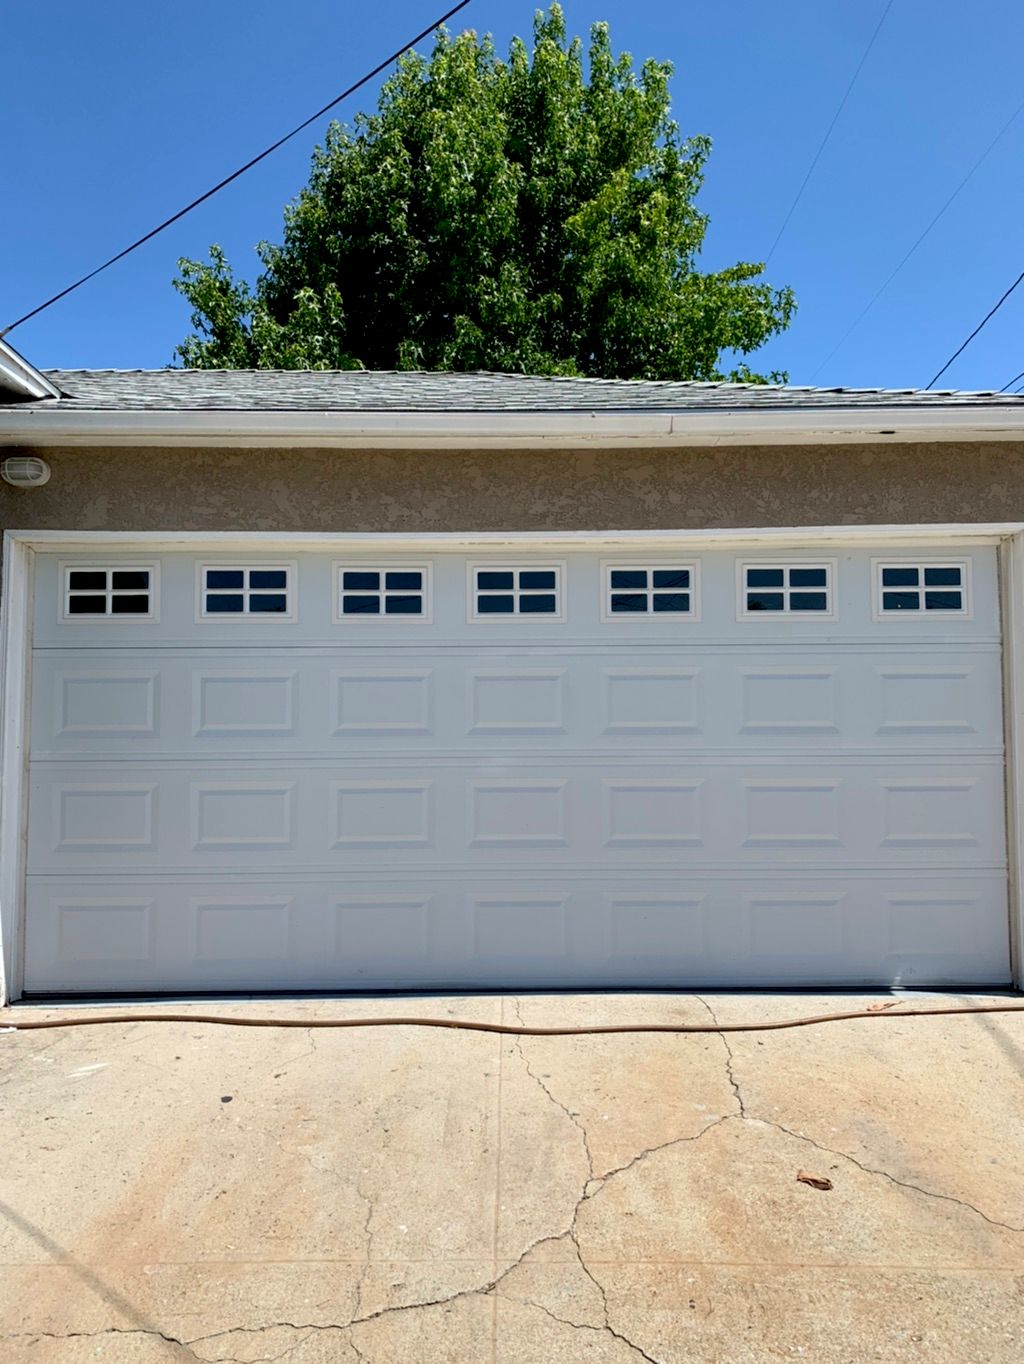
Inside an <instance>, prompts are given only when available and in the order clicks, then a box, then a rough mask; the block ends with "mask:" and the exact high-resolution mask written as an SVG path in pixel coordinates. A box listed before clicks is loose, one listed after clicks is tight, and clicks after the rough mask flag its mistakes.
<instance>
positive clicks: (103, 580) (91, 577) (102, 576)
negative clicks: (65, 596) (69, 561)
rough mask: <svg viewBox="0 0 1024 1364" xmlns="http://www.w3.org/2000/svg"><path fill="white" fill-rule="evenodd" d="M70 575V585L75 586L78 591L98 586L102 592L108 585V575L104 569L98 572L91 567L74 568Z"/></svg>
mask: <svg viewBox="0 0 1024 1364" xmlns="http://www.w3.org/2000/svg"><path fill="white" fill-rule="evenodd" d="M69 576H70V579H71V581H70V582H69V584H68V586H69V587H71V588H74V589H75V590H76V591H81V589H82V588H96V587H98V588H99V589H100V591H101V592H102V591H103V589H104V588H105V587H106V585H107V575H106V572H105V571H104V570H100V571H99V572H96V571H95V570H91V569H90V570H88V571H86V570H83V569H74V570H73V571H72V572H71V574H70V575H69Z"/></svg>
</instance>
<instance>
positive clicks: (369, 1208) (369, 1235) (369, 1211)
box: [356, 1179, 373, 1316]
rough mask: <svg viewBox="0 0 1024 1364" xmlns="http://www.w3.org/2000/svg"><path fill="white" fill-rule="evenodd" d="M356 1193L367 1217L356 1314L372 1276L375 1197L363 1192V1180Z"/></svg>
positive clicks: (364, 1226)
mask: <svg viewBox="0 0 1024 1364" xmlns="http://www.w3.org/2000/svg"><path fill="white" fill-rule="evenodd" d="M356 1193H357V1194H358V1195H359V1197H360V1198H361V1199H362V1200H363V1202H364V1203H365V1204H366V1217H365V1219H364V1220H363V1235H364V1236H365V1237H366V1257H365V1261H364V1264H363V1268H362V1270H361V1271H360V1274H359V1282H358V1284H357V1285H356V1315H357V1316H358V1315H359V1313H360V1312H361V1311H362V1310H363V1289H364V1288H365V1287H366V1280H367V1279H368V1278H369V1276H370V1252H371V1251H372V1249H373V1229H372V1226H371V1223H372V1222H373V1199H372V1198H371V1197H370V1195H369V1194H366V1193H364V1192H363V1186H362V1182H361V1181H360V1180H358V1179H357V1180H356Z"/></svg>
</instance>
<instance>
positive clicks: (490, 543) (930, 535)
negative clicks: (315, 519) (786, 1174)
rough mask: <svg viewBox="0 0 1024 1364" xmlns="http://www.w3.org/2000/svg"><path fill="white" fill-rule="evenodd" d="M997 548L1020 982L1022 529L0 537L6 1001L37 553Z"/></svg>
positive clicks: (16, 977)
mask: <svg viewBox="0 0 1024 1364" xmlns="http://www.w3.org/2000/svg"><path fill="white" fill-rule="evenodd" d="M951 541H952V542H956V543H957V544H961V545H967V544H979V545H981V544H993V543H995V544H999V545H1001V555H1000V582H1001V591H1002V600H1003V619H1004V659H1005V663H1004V668H1005V685H1004V689H1003V696H1004V702H1003V706H1004V732H1005V736H1006V781H1007V810H1008V814H1007V819H1008V830H1007V833H1008V843H1009V849H1008V851H1009V857H1010V868H1011V870H1010V884H1009V890H1010V895H1009V899H1010V918H1011V924H1010V933H1011V947H1012V956H1011V961H1012V969H1013V978H1014V982H1015V984H1016V985H1018V986H1022V985H1024V718H1022V721H1021V722H1020V723H1014V717H1015V716H1016V715H1020V714H1021V713H1022V712H1021V707H1022V706H1024V522H1019V521H1013V522H1000V523H984V524H977V525H971V524H952V525H907V526H900V525H884V526H883V525H879V526H810V527H808V526H800V527H771V528H762V529H756V528H754V529H727V530H697V531H685V530H680V531H666V530H652V531H647V530H641V531H593V532H588V531H581V532H563V533H557V534H556V533H550V532H543V531H529V532H507V533H506V532H479V533H477V532H459V533H451V534H398V535H395V534H390V533H387V532H374V533H367V534H343V535H325V534H298V535H287V534H279V533H277V532H248V533H239V532H235V531H34V530H19V531H7V532H5V533H4V553H3V574H4V582H3V599H2V600H3V616H2V619H0V677H2V681H3V702H2V713H0V937H2V942H0V949H2V951H0V962H2V974H0V1004H6V1003H9V1002H10V1001H11V1000H14V999H17V998H19V996H20V994H21V990H22V987H23V969H22V956H23V942H24V885H25V851H26V839H25V821H26V815H27V783H26V761H27V726H28V721H29V669H30V664H31V642H32V641H31V628H32V627H31V619H32V618H31V605H32V566H33V557H34V556H33V551H34V550H36V549H39V550H46V551H51V552H52V551H58V550H59V551H75V550H88V551H91V552H96V551H97V550H101V549H110V550H114V549H116V550H121V551H125V550H128V551H131V550H136V551H138V552H140V553H143V552H144V553H153V552H154V551H155V550H157V549H168V550H173V549H188V550H191V551H193V552H196V551H204V550H208V551H209V552H211V553H215V552H224V551H225V550H228V551H231V552H242V551H244V550H253V549H255V550H259V551H261V552H263V553H267V552H270V551H271V550H275V549H283V548H289V549H290V550H291V551H292V552H294V551H296V550H300V549H308V550H314V549H318V550H330V551H331V552H336V553H345V552H346V551H351V550H353V549H358V548H370V547H376V548H380V549H385V548H386V549H387V550H388V551H391V552H393V551H395V550H396V549H398V548H399V547H411V548H415V549H417V550H421V551H423V550H427V549H431V548H436V549H438V550H443V549H456V548H463V549H464V548H479V549H495V548H500V547H507V548H518V549H527V548H539V547H544V548H546V549H549V550H555V549H559V550H562V549H594V548H598V549H602V548H605V547H611V548H617V549H622V548H625V547H634V548H637V549H640V548H648V549H653V548H658V549H661V548H669V549H672V550H673V551H675V552H677V553H678V552H682V551H685V550H686V549H687V548H691V549H692V548H695V547H710V546H712V545H713V546H715V547H716V548H731V547H736V548H745V547H748V546H760V547H772V546H778V545H781V544H782V543H785V544H786V545H787V546H789V547H793V548H803V547H816V548H821V547H823V546H826V545H828V546H832V545H863V544H868V543H870V544H877V545H885V544H887V543H893V544H896V543H899V544H904V545H905V544H907V543H914V544H920V545H927V544H935V545H945V546H948V545H949V544H950V542H951Z"/></svg>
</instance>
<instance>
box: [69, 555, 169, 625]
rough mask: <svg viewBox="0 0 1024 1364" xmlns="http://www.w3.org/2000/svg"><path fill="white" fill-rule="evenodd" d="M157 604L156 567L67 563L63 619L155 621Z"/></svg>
mask: <svg viewBox="0 0 1024 1364" xmlns="http://www.w3.org/2000/svg"><path fill="white" fill-rule="evenodd" d="M155 605H156V569H155V568H153V567H152V566H147V567H144V568H141V567H139V566H138V565H136V564H125V565H122V566H119V567H117V568H113V567H110V568H108V567H105V566H104V567H101V566H98V565H96V564H88V565H77V566H76V565H70V564H68V565H65V567H64V597H63V602H62V612H61V619H62V620H72V621H85V620H89V619H92V620H99V619H102V620H109V619H110V617H111V616H116V617H123V618H125V619H130V618H135V619H140V618H142V619H147V620H152V619H153V617H154V615H155Z"/></svg>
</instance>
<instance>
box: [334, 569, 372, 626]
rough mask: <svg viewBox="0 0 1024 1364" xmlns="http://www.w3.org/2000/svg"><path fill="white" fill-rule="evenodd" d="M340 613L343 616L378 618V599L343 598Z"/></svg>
mask: <svg viewBox="0 0 1024 1364" xmlns="http://www.w3.org/2000/svg"><path fill="white" fill-rule="evenodd" d="M345 576H346V578H347V577H348V574H347V573H346V574H345ZM341 611H342V615H345V616H379V615H380V597H345V598H344V602H343V605H342V608H341Z"/></svg>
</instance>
